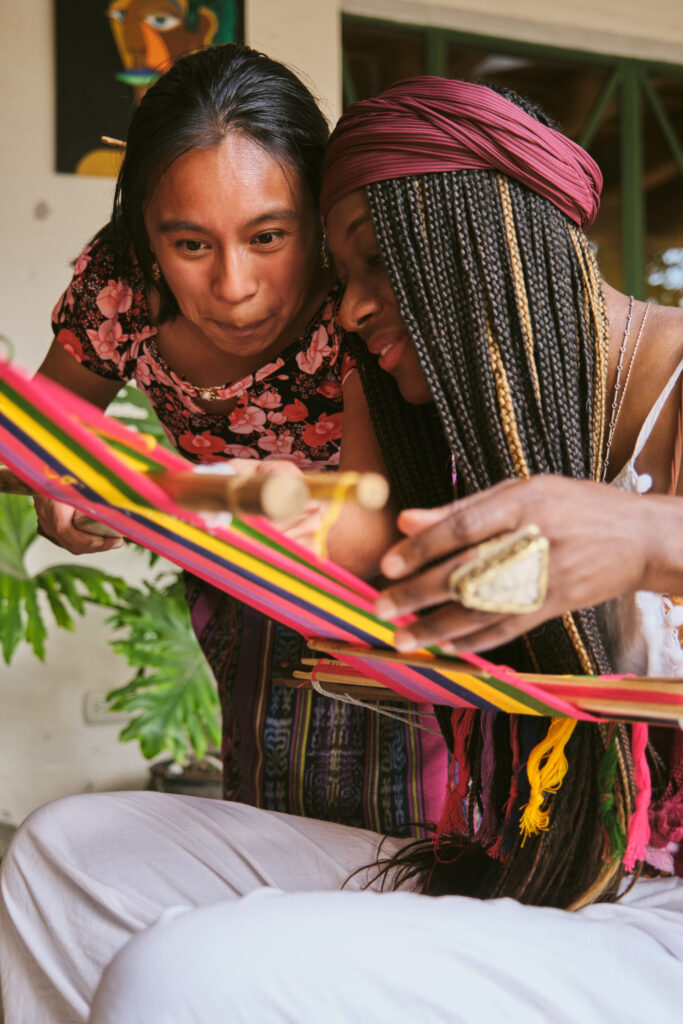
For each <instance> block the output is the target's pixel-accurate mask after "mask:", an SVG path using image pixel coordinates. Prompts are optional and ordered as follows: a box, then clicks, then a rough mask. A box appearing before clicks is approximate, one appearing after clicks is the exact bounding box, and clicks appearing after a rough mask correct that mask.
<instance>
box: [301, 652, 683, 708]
mask: <svg viewBox="0 0 683 1024" xmlns="http://www.w3.org/2000/svg"><path fill="white" fill-rule="evenodd" d="M308 647H309V648H310V649H311V650H314V651H323V652H325V653H326V654H345V655H348V656H349V657H354V658H355V657H358V658H367V659H368V660H369V661H388V662H398V663H400V664H402V665H410V666H412V667H413V668H433V669H435V670H436V671H439V672H466V673H467V674H468V675H470V676H475V677H476V678H477V679H490V678H491V673H490V672H486V671H485V670H483V669H480V668H477V667H476V665H470V663H469V662H467V661H459V660H457V659H455V658H453V659H451V658H437V657H429V656H427V655H420V654H407V655H406V654H400V653H399V652H398V651H390V650H385V649H384V648H381V649H380V648H377V647H361V646H355V645H353V644H345V643H343V642H342V641H340V640H325V639H317V638H316V639H312V640H309V641H308ZM304 663H305V664H306V663H307V662H304ZM520 678H523V679H524V681H525V682H527V683H536V684H538V685H539V686H545V687H548V688H550V687H554V688H557V689H562V688H563V687H564V688H574V687H580V686H583V687H585V688H586V689H595V687H596V686H599V685H601V682H602V685H604V686H609V685H612V682H613V685H614V686H615V688H618V689H621V690H624V689H626V690H630V689H633V690H638V691H640V692H642V691H643V690H645V691H647V690H652V691H653V692H658V693H661V692H665V693H667V692H668V693H671V694H672V695H673V696H678V695H680V696H683V679H674V678H666V677H662V678H660V677H657V676H624V677H623V678H619V679H615V680H614V681H612V680H610V679H609V678H608V679H605V680H603V681H601V680H600V677H599V676H571V675H566V676H565V675H543V674H542V673H540V672H524V673H523V675H522V674H521V673H520Z"/></svg>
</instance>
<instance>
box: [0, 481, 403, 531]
mask: <svg viewBox="0 0 683 1024" xmlns="http://www.w3.org/2000/svg"><path fill="white" fill-rule="evenodd" d="M149 478H150V480H153V481H154V482H155V483H156V484H157V485H158V486H159V487H161V489H162V490H163V491H165V492H166V494H168V495H169V497H170V498H172V499H173V500H174V501H175V502H177V504H178V505H181V506H182V507H183V508H188V509H194V510H196V511H205V512H217V511H227V512H234V513H235V514H236V515H252V516H253V515H260V516H266V517H267V518H268V519H275V520H277V519H288V518H290V517H291V516H296V515H298V514H299V513H300V512H302V511H303V509H304V507H305V505H306V503H307V502H308V501H310V500H311V499H317V500H320V501H324V500H330V499H332V498H336V497H337V496H343V499H344V501H347V502H354V503H356V504H358V505H361V506H362V507H363V508H369V509H377V508H382V506H383V505H385V504H386V501H387V498H388V495H389V485H388V484H387V482H386V480H385V479H384V477H382V476H380V475H379V474H378V473H244V474H240V473H235V474H226V473H195V472H192V471H191V470H188V471H185V470H183V471H180V472H176V471H172V470H159V471H154V472H150V473H149ZM0 493H5V494H34V493H36V492H34V491H33V490H32V489H31V488H30V487H28V486H27V485H26V484H25V483H24V482H23V481H22V480H20V479H19V477H17V476H16V475H15V474H14V473H12V471H11V470H9V469H6V468H0Z"/></svg>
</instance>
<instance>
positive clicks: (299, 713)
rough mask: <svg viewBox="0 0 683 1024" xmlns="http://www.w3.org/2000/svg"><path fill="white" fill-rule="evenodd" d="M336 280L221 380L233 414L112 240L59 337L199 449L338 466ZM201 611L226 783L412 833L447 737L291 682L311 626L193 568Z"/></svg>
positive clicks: (340, 373) (65, 302)
mask: <svg viewBox="0 0 683 1024" xmlns="http://www.w3.org/2000/svg"><path fill="white" fill-rule="evenodd" d="M336 298H337V293H336V290H335V289H334V288H333V289H332V290H331V291H330V293H329V294H328V296H327V297H326V298H325V300H324V302H323V304H322V306H321V308H320V309H319V310H318V311H317V313H316V315H315V316H314V318H313V319H312V321H311V322H310V323H309V325H308V327H307V328H306V330H305V331H304V333H303V334H302V335H301V337H299V338H298V339H297V340H296V341H295V342H293V343H292V344H291V345H289V346H288V347H287V348H286V349H285V350H284V351H283V352H282V353H281V354H280V355H279V356H278V357H277V359H275V360H273V361H272V362H270V363H268V364H267V365H265V366H263V367H262V368H261V369H260V370H258V371H257V372H256V373H254V374H251V375H249V376H248V377H246V378H244V379H242V380H239V381H236V382H234V383H232V384H230V385H228V386H226V388H224V389H222V390H221V392H220V393H219V395H218V396H215V395H214V396H213V397H218V398H220V399H236V405H235V406H234V408H233V410H232V412H230V413H228V414H225V413H223V414H214V413H208V412H206V411H205V410H203V409H202V408H200V407H199V406H198V405H197V404H196V402H195V400H194V397H193V396H194V394H195V393H196V388H195V387H194V386H193V385H191V384H190V383H189V382H188V381H187V380H186V379H185V378H183V377H182V376H180V375H178V374H176V373H175V372H174V371H173V369H172V368H171V367H170V366H168V365H167V364H166V363H165V361H164V359H163V358H162V356H161V354H160V353H159V351H158V348H157V343H156V328H155V327H154V326H153V324H152V322H151V316H150V311H149V308H148V304H147V298H146V295H145V289H144V284H143V279H142V274H141V272H140V269H139V267H138V266H137V265H136V264H135V262H134V261H133V260H130V261H129V262H128V264H127V265H126V266H123V267H122V265H121V259H120V257H118V258H117V257H115V255H114V253H113V252H112V250H111V249H110V247H109V246H108V244H107V243H106V242H104V241H102V240H101V239H99V240H95V242H94V243H91V245H90V246H88V247H87V248H86V249H85V250H84V252H83V253H82V254H81V255H80V256H79V258H78V260H77V261H76V264H75V269H74V275H73V278H72V280H71V282H70V284H69V286H68V288H67V289H66V291H65V292H64V294H63V295H62V297H61V298H60V300H59V302H58V303H57V305H56V307H55V310H54V312H53V316H52V321H53V330H54V333H55V337H56V339H57V341H58V342H59V343H60V344H61V345H62V346H63V347H64V349H65V350H66V351H68V352H70V353H71V355H73V357H74V358H75V359H77V360H78V361H79V362H80V363H82V364H83V366H85V367H86V368H87V369H88V370H90V371H92V372H93V373H96V374H98V375H99V376H102V377H106V378H108V379H111V380H120V381H122V382H124V381H134V382H135V384H136V385H137V387H138V388H140V390H141V391H143V392H144V393H145V394H146V395H147V396H148V398H149V399H150V401H151V403H152V405H153V407H154V409H155V411H156V413H157V415H158V417H159V420H160V422H161V424H162V426H163V428H164V430H165V432H166V434H167V435H168V437H169V439H170V440H171V442H172V443H173V444H174V445H175V447H176V448H178V450H179V451H180V452H181V454H183V455H184V456H185V457H186V458H187V459H189V460H191V461H192V462H196V463H204V464H207V463H211V462H215V461H217V460H221V459H227V458H237V457H239V458H253V459H288V460H290V461H294V462H296V463H297V464H298V465H299V466H300V467H301V468H303V469H306V468H315V469H316V470H327V469H329V470H333V469H335V468H336V467H337V466H338V464H339V455H340V444H341V434H342V418H343V413H342V387H343V384H344V381H345V379H346V377H347V375H348V374H349V373H351V372H353V370H354V367H353V363H352V361H351V360H350V358H349V357H348V356H345V355H343V352H342V348H341V341H342V332H341V329H340V328H339V326H338V325H337V323H336V320H335V303H336ZM187 595H188V601H189V604H190V608H191V612H192V621H193V624H194V627H195V631H196V633H197V636H198V638H199V642H200V644H201V646H202V649H203V651H204V653H205V655H206V657H207V660H208V661H209V664H210V665H211V667H212V669H213V672H214V674H215V676H216V680H217V683H218V688H219V693H220V698H221V705H222V711H223V749H222V756H223V765H224V776H223V777H224V795H225V797H226V798H227V799H232V800H241V801H245V802H247V803H251V804H254V805H256V806H260V807H267V808H270V809H273V810H279V811H287V812H290V813H294V814H302V815H306V816H309V817H317V818H324V819H327V820H331V821H340V822H343V823H345V824H348V825H354V826H360V827H366V828H371V829H374V830H376V831H381V832H397V831H398V832H400V831H401V829H403V830H404V831H405V832H406V834H407V833H408V832H409V831H410V829H409V825H410V823H413V822H418V821H425V820H432V819H433V818H434V817H435V816H436V815H438V811H439V809H440V804H441V800H442V795H443V785H444V781H445V771H446V764H445V746H444V744H443V741H442V740H441V738H440V736H439V735H436V734H432V733H429V732H425V731H423V730H420V729H416V728H414V727H413V726H407V725H404V724H403V723H400V722H397V721H394V720H392V719H390V718H386V717H380V716H379V715H377V714H375V713H373V712H372V711H367V710H365V709H363V708H358V707H352V706H349V705H345V704H341V703H339V702H338V701H335V700H332V699H330V698H327V697H324V696H321V695H319V694H316V693H313V692H311V691H303V690H296V689H292V688H289V687H286V686H283V685H278V683H277V679H278V677H285V676H288V675H290V674H291V670H292V668H293V667H294V666H296V665H297V664H298V663H299V661H300V659H301V657H302V654H303V649H302V640H301V637H300V636H299V635H298V634H296V633H294V632H293V631H291V630H289V629H287V628H285V627H284V626H281V625H279V624H277V623H275V622H274V621H272V620H271V619H268V618H267V617H265V616H264V615H262V614H261V613H259V612H256V611H254V610H253V609H251V608H249V607H247V606H245V605H243V604H242V603H241V602H239V601H236V600H234V599H233V598H231V597H229V596H228V595H227V594H224V593H223V592H221V591H218V590H216V589H215V588H214V587H211V586H209V585H208V584H207V583H205V582H203V581H202V580H199V579H197V578H195V577H191V576H189V574H188V577H187Z"/></svg>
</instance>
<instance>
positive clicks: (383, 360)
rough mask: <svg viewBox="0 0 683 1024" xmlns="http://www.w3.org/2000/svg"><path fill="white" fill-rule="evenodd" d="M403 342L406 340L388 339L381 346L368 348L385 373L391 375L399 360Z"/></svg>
mask: <svg viewBox="0 0 683 1024" xmlns="http://www.w3.org/2000/svg"><path fill="white" fill-rule="evenodd" d="M405 342H406V339H405V338H403V337H399V338H390V339H388V340H386V341H384V343H383V344H373V345H372V346H369V348H370V351H371V352H373V354H374V355H376V356H377V361H378V363H379V365H380V366H381V368H382V369H383V370H384V371H385V372H386V373H392V372H393V371H394V370H395V369H396V367H397V366H398V364H399V362H400V360H401V356H402V354H403V350H404V348H405Z"/></svg>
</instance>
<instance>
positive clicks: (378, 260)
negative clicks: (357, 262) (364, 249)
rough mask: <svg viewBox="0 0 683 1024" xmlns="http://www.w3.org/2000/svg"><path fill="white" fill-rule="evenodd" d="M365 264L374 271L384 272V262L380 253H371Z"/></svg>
mask: <svg viewBox="0 0 683 1024" xmlns="http://www.w3.org/2000/svg"><path fill="white" fill-rule="evenodd" d="M365 262H366V263H367V265H368V266H369V267H370V268H371V269H372V270H384V260H383V259H382V254H381V253H380V252H373V253H370V255H369V256H368V257H367V258H366V260H365Z"/></svg>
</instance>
